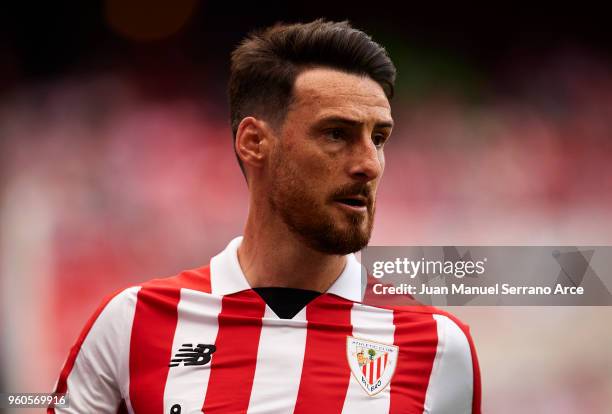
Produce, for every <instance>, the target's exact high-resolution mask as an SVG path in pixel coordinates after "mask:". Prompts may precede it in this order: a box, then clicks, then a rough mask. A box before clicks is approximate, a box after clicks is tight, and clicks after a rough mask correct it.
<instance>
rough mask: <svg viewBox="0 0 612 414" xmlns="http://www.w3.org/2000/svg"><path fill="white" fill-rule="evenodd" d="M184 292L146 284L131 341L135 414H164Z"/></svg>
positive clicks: (137, 304)
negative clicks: (165, 392) (174, 340)
mask: <svg viewBox="0 0 612 414" xmlns="http://www.w3.org/2000/svg"><path fill="white" fill-rule="evenodd" d="M180 296H181V295H180V289H174V288H167V287H158V286H150V285H149V284H147V285H145V286H144V287H143V288H142V289H140V291H138V301H137V302H136V311H135V314H134V323H133V325H132V336H131V340H130V402H131V403H132V408H133V409H134V412H137V413H161V412H163V410H164V388H165V386H166V378H167V377H168V370H169V367H168V363H169V362H170V359H171V358H172V341H173V339H174V331H175V330H176V323H177V319H178V311H177V305H178V302H179V300H180Z"/></svg>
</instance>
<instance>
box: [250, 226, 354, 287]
mask: <svg viewBox="0 0 612 414" xmlns="http://www.w3.org/2000/svg"><path fill="white" fill-rule="evenodd" d="M259 223H261V221H259ZM238 261H239V263H240V267H241V268H242V272H243V273H244V275H245V276H246V279H247V281H248V282H249V285H250V286H251V287H290V288H297V289H307V290H314V291H317V292H325V291H327V290H328V289H329V287H330V286H331V285H332V284H333V283H334V282H335V281H336V279H337V278H338V276H340V274H341V273H342V270H343V269H344V267H345V265H346V256H341V255H330V254H324V253H321V252H318V251H316V250H313V249H311V248H310V247H307V246H306V245H305V244H304V243H303V242H302V241H301V240H300V239H299V237H298V236H297V235H295V234H293V233H292V232H291V231H289V230H288V229H286V227H285V226H284V224H282V225H281V224H280V223H278V222H277V223H274V224H272V223H269V225H266V226H256V225H254V223H253V221H252V220H248V221H247V225H246V227H245V231H244V238H243V240H242V243H241V245H240V247H239V248H238Z"/></svg>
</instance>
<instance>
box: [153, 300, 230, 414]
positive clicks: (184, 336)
mask: <svg viewBox="0 0 612 414" xmlns="http://www.w3.org/2000/svg"><path fill="white" fill-rule="evenodd" d="M177 311H178V320H177V325H176V331H175V333H174V339H173V341H172V355H173V356H174V354H176V352H177V351H178V349H180V348H181V346H182V345H183V344H187V343H190V344H192V345H193V346H196V345H197V344H214V343H215V341H216V339H217V332H218V330H219V324H218V316H219V313H220V312H221V298H220V297H218V296H213V295H209V294H203V293H201V292H198V291H195V290H191V289H181V298H180V301H179V303H178V309H177ZM168 362H169V361H168ZM205 368H206V369H202V366H199V365H195V366H183V365H179V366H178V367H171V368H170V370H169V371H168V378H167V380H166V387H165V389H164V413H169V412H170V408H171V407H172V405H174V404H177V403H180V405H181V412H182V413H191V412H201V410H202V406H203V405H204V397H205V396H206V388H207V386H208V379H209V377H210V365H207V366H205Z"/></svg>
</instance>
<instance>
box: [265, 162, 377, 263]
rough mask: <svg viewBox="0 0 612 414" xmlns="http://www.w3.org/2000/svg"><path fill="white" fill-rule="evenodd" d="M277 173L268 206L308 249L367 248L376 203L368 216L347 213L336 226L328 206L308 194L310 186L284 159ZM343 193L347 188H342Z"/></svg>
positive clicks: (332, 251) (340, 250)
mask: <svg viewBox="0 0 612 414" xmlns="http://www.w3.org/2000/svg"><path fill="white" fill-rule="evenodd" d="M274 171H277V174H278V175H277V177H276V179H275V180H274V183H273V185H272V186H271V190H270V193H269V196H268V203H269V206H270V208H271V210H272V212H273V213H275V214H278V215H279V216H280V218H281V219H282V221H283V222H284V223H285V225H286V226H287V227H288V228H289V230H290V231H291V232H292V233H293V234H295V235H297V236H298V237H299V238H300V239H301V240H302V241H303V242H304V243H305V244H306V245H307V246H308V247H310V248H311V249H313V250H316V251H318V252H321V253H325V254H333V255H346V254H349V253H353V252H356V251H359V250H361V249H363V248H364V247H366V246H367V245H368V242H369V240H370V236H371V233H372V227H373V225H374V212H375V209H376V208H375V203H374V202H371V203H369V205H368V209H367V213H366V214H365V215H364V214H360V213H352V214H351V213H347V214H346V215H347V219H346V220H341V221H342V222H343V223H337V222H336V220H334V218H333V217H332V216H331V215H329V214H326V213H325V209H326V208H329V206H328V205H326V204H323V205H322V204H321V203H320V202H318V201H317V199H316V198H315V195H314V194H312V193H309V192H308V189H309V185H308V183H307V182H306V180H304V178H303V177H302V176H301V175H300V174H299V172H298V171H296V169H295V168H293V167H292V166H291V165H289V164H288V163H287V162H285V161H284V160H282V159H281V160H280V161H279V162H278V163H277V165H275V168H274ZM353 187H354V186H353ZM343 191H344V192H346V191H348V189H346V188H345V189H339V192H343ZM352 191H355V190H352ZM330 200H331V199H330ZM329 202H331V201H329ZM364 221H367V222H366V223H365V226H364Z"/></svg>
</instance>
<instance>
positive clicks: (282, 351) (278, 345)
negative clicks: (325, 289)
mask: <svg viewBox="0 0 612 414" xmlns="http://www.w3.org/2000/svg"><path fill="white" fill-rule="evenodd" d="M306 325H307V322H306V307H304V308H303V309H302V310H301V311H300V312H299V313H298V314H297V315H295V316H294V317H293V319H279V317H278V316H276V314H275V313H274V312H273V311H272V309H270V307H269V306H267V305H266V311H265V314H264V319H263V321H262V328H261V336H260V338H259V349H258V350H257V366H256V368H255V378H254V380H253V388H252V390H251V398H250V400H249V409H248V413H249V414H259V413H270V414H273V413H278V414H281V413H291V412H293V409H294V407H295V403H296V400H297V394H298V389H299V387H300V378H301V376H302V363H303V362H304V350H305V349H306V333H307V330H306ZM278 361H283V363H282V364H279V363H278Z"/></svg>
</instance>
